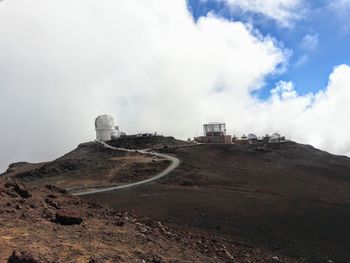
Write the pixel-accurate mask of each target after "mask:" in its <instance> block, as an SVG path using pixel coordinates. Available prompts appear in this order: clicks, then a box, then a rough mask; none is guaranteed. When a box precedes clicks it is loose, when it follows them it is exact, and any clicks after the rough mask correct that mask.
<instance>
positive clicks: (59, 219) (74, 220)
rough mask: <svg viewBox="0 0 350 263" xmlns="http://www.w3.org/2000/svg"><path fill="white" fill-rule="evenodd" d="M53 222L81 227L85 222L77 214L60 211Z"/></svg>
mask: <svg viewBox="0 0 350 263" xmlns="http://www.w3.org/2000/svg"><path fill="white" fill-rule="evenodd" d="M53 222H55V223H57V224H61V225H80V224H81V223H82V222H83V219H82V218H81V216H80V215H79V213H77V212H73V211H60V212H57V213H56V217H55V218H54V219H53Z"/></svg>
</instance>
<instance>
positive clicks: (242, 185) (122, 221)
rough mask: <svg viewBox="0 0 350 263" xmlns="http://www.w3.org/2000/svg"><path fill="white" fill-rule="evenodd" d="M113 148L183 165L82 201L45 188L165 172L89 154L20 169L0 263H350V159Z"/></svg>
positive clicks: (130, 143) (219, 148)
mask: <svg viewBox="0 0 350 263" xmlns="http://www.w3.org/2000/svg"><path fill="white" fill-rule="evenodd" d="M124 140H125V141H124ZM109 143H111V142H109ZM111 144H113V145H114V146H116V147H126V148H130V149H140V148H155V149H158V151H160V152H163V153H168V154H171V155H174V156H176V157H177V158H179V159H180V160H181V164H180V166H179V167H178V168H177V169H176V170H174V171H173V172H171V173H170V174H169V175H168V176H166V177H164V178H162V179H160V180H159V181H156V182H152V183H149V184H146V185H140V186H137V187H133V188H129V189H123V190H118V191H111V192H105V193H99V194H92V195H87V196H84V200H82V199H79V198H77V197H73V196H70V195H69V194H67V193H66V192H65V191H63V190H60V189H59V188H56V187H54V186H45V184H46V183H50V182H53V183H55V184H56V185H60V186H61V187H66V188H67V186H68V187H69V186H71V185H72V182H73V181H81V180H85V181H84V182H86V181H88V179H89V180H91V179H92V178H94V180H95V181H93V183H94V184H95V183H96V182H97V181H96V180H99V178H100V180H102V181H103V182H104V183H109V184H113V183H114V182H118V180H121V181H122V182H123V180H124V179H123V178H125V177H123V176H121V174H122V173H120V172H119V173H113V174H114V175H115V176H112V177H108V175H110V174H111V171H119V169H120V167H124V168H123V169H124V171H126V174H128V175H129V176H130V177H131V178H130V179H127V180H126V181H128V180H139V179H140V178H143V176H151V174H152V173H154V172H157V171H160V170H162V169H164V167H165V166H167V164H166V163H164V162H163V161H162V160H156V161H154V159H153V157H152V158H151V157H150V156H149V157H147V156H145V158H146V159H144V158H143V157H142V158H141V159H140V156H139V154H138V153H137V152H136V153H126V152H121V151H117V150H113V149H107V148H104V147H101V145H98V144H94V143H88V144H82V145H80V146H79V147H78V148H77V149H75V150H74V151H72V152H70V153H68V154H67V155H65V156H63V157H61V158H59V159H57V160H55V161H53V162H47V163H42V164H28V163H17V164H13V165H11V166H10V167H9V169H8V171H7V173H5V174H4V176H3V177H2V179H0V182H1V184H0V200H1V201H0V238H1V240H0V251H1V252H0V262H6V260H9V261H8V262H239V263H248V262H315V263H322V262H324V263H337V262H340V263H343V262H350V253H349V251H350V245H349V244H350V243H349V242H348V240H349V239H350V228H349V227H348V225H349V222H350V209H349V208H350V191H349V190H350V159H349V158H347V157H344V156H335V155H332V154H329V153H327V152H323V151H320V150H317V149H315V148H313V147H312V146H308V145H302V144H297V143H294V142H286V143H281V144H275V145H271V146H269V147H268V148H266V150H262V149H258V148H256V147H254V146H251V145H217V144H211V145H209V144H198V145H191V144H190V143H187V142H183V141H178V140H175V139H174V138H172V137H159V138H157V137H155V136H154V137H145V138H142V137H141V138H140V137H134V138H133V137H127V138H123V140H122V141H119V142H118V141H115V142H113V143H111ZM187 146H189V147H187ZM147 158H150V159H147ZM135 163H136V165H145V164H147V165H146V166H143V167H146V170H142V169H136V170H135V169H134V168H132V167H134V166H135ZM137 170H138V171H139V173H138V172H137ZM147 171H149V173H147ZM86 174H88V177H86ZM95 175H98V176H97V177H96V176H95ZM133 176H134V177H133ZM52 178H53V179H52ZM62 178H65V180H67V178H70V179H69V180H68V181H64V180H62ZM110 178H113V180H114V181H113V180H110ZM127 178H128V177H127ZM124 182H125V181H124ZM22 183H24V184H25V185H26V186H24V185H22ZM95 203H98V204H100V205H102V207H100V206H99V205H96V204H95ZM160 222H162V223H160ZM11 255H12V256H11ZM26 257H29V258H30V257H32V258H36V259H35V260H36V261H30V260H29V261H28V260H27V261H23V260H25V258H26ZM18 258H22V261H16V260H18ZM40 260H42V261H40Z"/></svg>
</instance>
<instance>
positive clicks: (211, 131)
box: [197, 122, 232, 143]
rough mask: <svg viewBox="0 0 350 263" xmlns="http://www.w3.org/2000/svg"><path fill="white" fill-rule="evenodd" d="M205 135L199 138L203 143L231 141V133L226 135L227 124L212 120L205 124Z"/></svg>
mask: <svg viewBox="0 0 350 263" xmlns="http://www.w3.org/2000/svg"><path fill="white" fill-rule="evenodd" d="M203 132H204V136H200V137H198V138H197V141H198V142H201V143H231V142H232V138H231V135H226V124H225V123H222V122H210V123H207V124H204V125H203Z"/></svg>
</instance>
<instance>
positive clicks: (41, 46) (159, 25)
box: [0, 0, 285, 168]
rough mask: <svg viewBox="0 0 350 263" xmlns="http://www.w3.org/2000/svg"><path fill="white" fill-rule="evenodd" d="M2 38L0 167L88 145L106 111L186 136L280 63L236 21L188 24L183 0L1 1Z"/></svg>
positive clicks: (228, 108)
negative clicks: (99, 118) (97, 116)
mask: <svg viewBox="0 0 350 263" xmlns="http://www.w3.org/2000/svg"><path fill="white" fill-rule="evenodd" d="M0 32H1V34H0V50H1V53H0V109H1V111H0V117H1V119H2V122H1V129H2V130H4V131H5V132H6V136H3V137H2V138H0V145H1V148H2V152H1V155H0V160H1V165H0V166H1V167H2V168H4V166H5V165H7V163H9V162H10V161H15V160H45V159H48V158H53V157H56V156H58V155H59V154H62V153H64V152H65V151H67V150H68V149H70V148H72V147H74V146H75V145H76V144H78V143H80V142H82V141H86V140H92V139H93V138H94V130H93V119H94V117H95V116H96V115H98V114H100V113H104V112H107V113H111V114H113V115H115V117H116V120H117V122H118V124H119V125H120V126H121V128H123V129H125V130H127V131H129V132H140V131H158V132H161V133H165V134H174V135H176V136H179V137H182V138H186V137H187V136H193V135H195V132H196V131H197V130H198V131H201V123H202V122H203V121H207V120H210V119H211V118H218V117H219V116H220V117H221V116H222V117H223V118H224V117H225V116H224V115H225V114H224V113H231V112H233V111H235V110H236V109H239V108H240V107H242V106H243V105H244V104H245V101H246V100H247V99H248V98H249V97H250V95H249V91H250V90H253V89H255V88H257V87H259V85H261V84H262V83H263V81H264V77H265V76H266V75H267V74H270V73H273V72H274V70H275V69H276V67H278V65H279V64H280V63H283V62H284V60H285V57H284V53H283V51H282V50H280V49H279V48H278V47H277V46H276V43H275V42H274V41H273V40H272V39H271V38H269V37H266V38H264V37H262V36H256V34H253V33H252V32H251V30H250V28H249V27H247V26H245V25H244V24H242V23H240V22H234V23H233V22H228V21H225V20H223V19H221V18H217V17H215V16H211V15H210V16H208V17H203V18H201V19H200V20H199V21H197V23H194V22H193V19H192V16H191V14H190V13H189V12H188V10H187V6H186V1H185V0H183V1H178V0H176V1H163V0H142V1H114V0H104V1H97V0H88V1H86V0H84V1H83V0H77V1H70V0H62V1H57V2H56V1H55V2H52V1H50V2H48V1H45V0H37V1H19V0H13V1H5V2H3V3H2V5H1V6H0ZM218 87H220V88H219V89H218ZM218 90H220V92H217V91H218ZM237 98H240V100H242V102H240V101H239V100H237ZM232 100H233V101H236V102H235V103H234V105H232V104H231V103H232ZM213 109H214V110H213Z"/></svg>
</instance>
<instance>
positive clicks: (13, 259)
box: [7, 251, 50, 263]
mask: <svg viewBox="0 0 350 263" xmlns="http://www.w3.org/2000/svg"><path fill="white" fill-rule="evenodd" d="M48 262H50V261H49V260H47V259H45V258H42V257H39V256H36V255H33V254H32V253H30V252H22V251H21V252H18V251H13V252H12V255H11V256H10V257H9V258H8V259H7V263H48Z"/></svg>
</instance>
